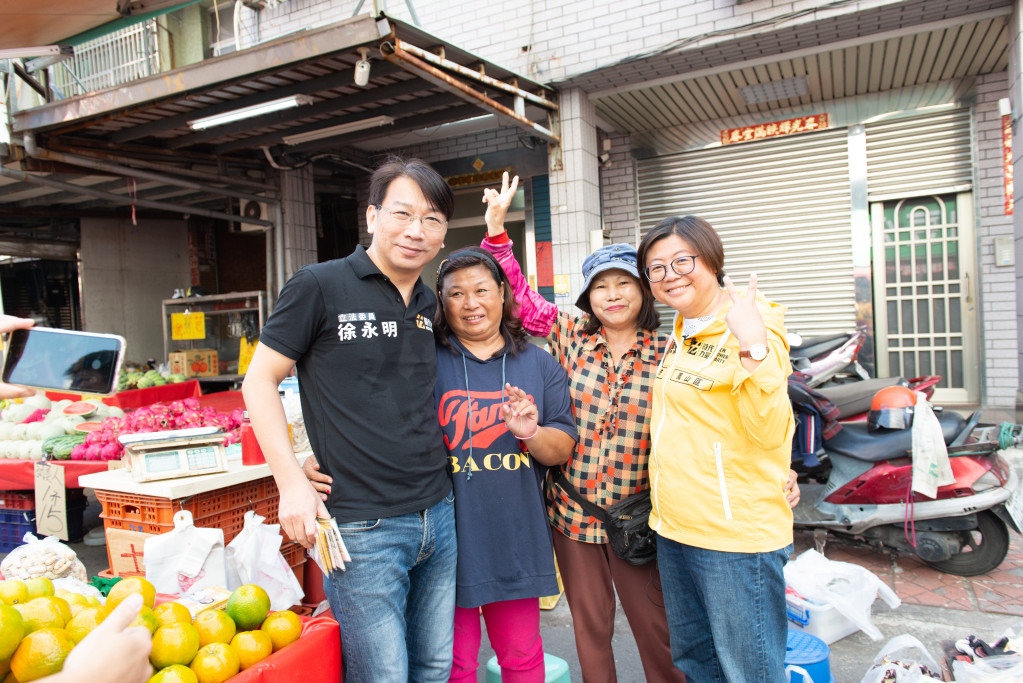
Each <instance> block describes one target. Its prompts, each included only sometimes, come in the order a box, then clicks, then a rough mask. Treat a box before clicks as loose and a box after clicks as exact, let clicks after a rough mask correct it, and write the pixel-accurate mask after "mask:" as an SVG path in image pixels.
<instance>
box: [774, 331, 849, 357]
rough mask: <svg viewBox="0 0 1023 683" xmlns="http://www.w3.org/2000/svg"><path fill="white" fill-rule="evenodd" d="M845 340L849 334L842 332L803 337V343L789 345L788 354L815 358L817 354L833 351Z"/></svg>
mask: <svg viewBox="0 0 1023 683" xmlns="http://www.w3.org/2000/svg"><path fill="white" fill-rule="evenodd" d="M847 341H849V335H848V334H846V333H844V332H843V333H841V334H833V335H827V336H824V337H814V338H813V339H804V340H803V343H802V344H800V345H799V346H790V347H789V356H791V357H793V358H816V357H817V356H822V355H824V354H825V353H830V352H832V351H834V350H835V349H837V348H838V347H839V346H841V345H842V344H844V343H846V342H847Z"/></svg>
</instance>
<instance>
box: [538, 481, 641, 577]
mask: <svg viewBox="0 0 1023 683" xmlns="http://www.w3.org/2000/svg"><path fill="white" fill-rule="evenodd" d="M554 481H555V482H557V483H558V484H559V485H560V486H561V488H563V489H564V490H565V493H567V494H568V496H569V498H571V499H572V500H574V501H575V502H577V503H579V505H580V506H581V507H582V509H583V510H584V511H585V512H587V513H588V514H590V515H591V516H593V517H596V518H597V519H599V520H600V521H601V522H603V523H604V530H605V531H606V532H607V542H608V543H610V544H611V550H613V551H614V554H615V555H617V556H618V557H620V558H621V559H623V560H625V561H626V562H628V563H629V564H631V565H641V564H646V563H648V562H650V561H651V560H653V559H654V558H656V557H657V537H656V534H654V532H653V531H652V530H651V529H650V524H649V518H650V509H651V507H652V504H651V502H650V491H649V490H646V491H643V492H642V493H636V494H633V495H631V496H629V497H628V498H626V499H625V500H620V501H618V502H617V503H615V504H614V505H612V506H611V507H609V508H608V509H607V510H604V509H603V508H600V507H597V506H596V505H594V504H593V503H591V502H590V501H588V500H586V499H585V498H583V496H582V494H580V493H579V491H577V490H576V488H575V487H574V486H572V484H571V482H569V481H568V477H566V476H565V471H564V470H563V469H561V468H560V467H558V468H556V469H554Z"/></svg>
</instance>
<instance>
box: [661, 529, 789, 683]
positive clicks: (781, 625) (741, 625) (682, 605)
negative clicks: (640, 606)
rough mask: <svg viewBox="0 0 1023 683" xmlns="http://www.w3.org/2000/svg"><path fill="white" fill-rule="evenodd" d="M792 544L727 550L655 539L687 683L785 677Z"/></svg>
mask: <svg viewBox="0 0 1023 683" xmlns="http://www.w3.org/2000/svg"><path fill="white" fill-rule="evenodd" d="M791 553H792V546H791V545H790V546H788V547H786V548H783V549H781V550H775V551H774V552H768V553H728V552H721V551H717V550H705V549H703V548H694V547H693V546H690V545H684V544H681V543H676V542H675V541H671V540H669V539H667V538H664V537H663V536H658V537H657V566H658V568H659V569H660V572H661V587H662V588H663V590H664V607H665V610H666V611H667V613H668V633H669V637H670V640H671V658H672V661H673V662H674V663H675V666H676V667H678V668H679V669H681V670H682V671H683V672H684V673H685V675H686V681H688V683H708V682H711V681H713V682H714V683H721V682H723V681H728V682H729V683H751V682H752V681H756V682H757V683H784V682H785V681H787V680H788V679H787V677H786V676H785V647H786V644H787V638H788V624H787V623H786V616H785V576H784V574H783V573H782V567H784V566H785V562H786V561H787V560H788V557H789V555H790V554H791Z"/></svg>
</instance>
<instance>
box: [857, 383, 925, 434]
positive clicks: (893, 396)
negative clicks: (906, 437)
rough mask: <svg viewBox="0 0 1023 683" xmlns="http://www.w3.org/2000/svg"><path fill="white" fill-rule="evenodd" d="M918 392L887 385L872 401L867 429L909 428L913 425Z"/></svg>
mask: <svg viewBox="0 0 1023 683" xmlns="http://www.w3.org/2000/svg"><path fill="white" fill-rule="evenodd" d="M915 407H916V392H914V391H913V390H912V389H909V388H908V387H900V386H894V387H885V388H884V389H881V390H880V391H878V392H877V393H876V394H874V398H873V399H872V400H871V402H870V412H869V413H867V429H868V430H869V431H871V432H876V431H877V430H879V429H909V428H910V427H912V426H913V410H914V408H915Z"/></svg>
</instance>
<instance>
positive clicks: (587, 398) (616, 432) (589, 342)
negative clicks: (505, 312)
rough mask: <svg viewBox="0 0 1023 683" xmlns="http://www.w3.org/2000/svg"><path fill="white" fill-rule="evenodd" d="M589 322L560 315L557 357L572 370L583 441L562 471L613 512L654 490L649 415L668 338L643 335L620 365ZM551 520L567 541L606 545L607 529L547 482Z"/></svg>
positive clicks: (554, 332) (556, 329)
mask: <svg viewBox="0 0 1023 683" xmlns="http://www.w3.org/2000/svg"><path fill="white" fill-rule="evenodd" d="M583 320H584V319H583V318H576V317H575V316H572V315H569V314H568V313H564V312H559V313H558V318H557V320H556V321H555V323H554V326H553V328H552V329H551V332H550V337H549V339H550V341H551V345H552V349H551V352H552V353H553V354H554V357H555V358H557V359H558V362H560V363H561V365H562V366H563V367H564V368H565V369H566V370H567V371H568V382H569V390H570V391H571V393H572V403H573V406H572V407H573V409H574V411H575V419H576V424H578V426H579V442H578V444H577V445H576V451H575V454H574V455H573V456H572V458H571V459H570V460H569V461H568V462H567V463H566V464H565V465H564V468H565V475H566V476H567V477H568V480H569V482H571V484H572V486H574V487H575V488H576V489H577V490H578V491H579V492H580V493H581V494H582V495H583V496H584V497H586V498H587V499H588V500H590V501H591V502H593V503H594V504H596V505H598V506H600V507H602V508H605V509H606V508H608V507H610V506H611V505H613V504H614V503H617V502H618V501H620V500H622V499H624V498H628V497H629V496H631V495H632V494H634V493H638V492H640V491H643V490H645V489H647V488H649V487H650V484H649V482H648V480H647V457H648V455H649V452H650V412H651V410H652V399H653V387H654V375H655V374H656V373H657V363H658V362H659V361H660V359H661V355H662V354H663V353H664V347H665V345H666V343H667V336H666V335H660V334H654V333H652V332H649V331H647V330H640V331H639V332H638V333H637V334H636V343H635V344H634V345H633V347H632V349H630V350H629V351H628V353H626V354H625V356H624V357H623V358H622V361H621V364H620V365H619V366H618V367H615V364H614V358H613V357H612V354H611V351H610V348H609V346H608V343H607V340H606V339H605V338H604V336H603V334H602V332H603V331H602V330H601V331H600V332H598V333H596V334H584V333H583V332H582V323H583ZM547 517H548V518H549V519H550V520H551V524H553V525H554V526H555V527H557V528H558V529H560V530H561V531H562V532H563V533H564V534H565V535H567V536H568V537H569V538H572V539H575V540H577V541H583V542H585V543H605V542H606V541H607V536H606V535H605V533H604V525H603V524H602V523H601V522H599V521H598V520H597V519H596V518H594V517H591V516H590V515H588V514H586V513H585V512H583V510H582V508H581V507H579V505H578V504H577V503H576V502H575V501H573V500H572V499H571V498H569V497H568V494H567V493H565V492H564V491H563V490H562V489H561V487H560V486H559V485H558V484H553V483H551V482H550V481H549V480H548V483H547Z"/></svg>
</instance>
